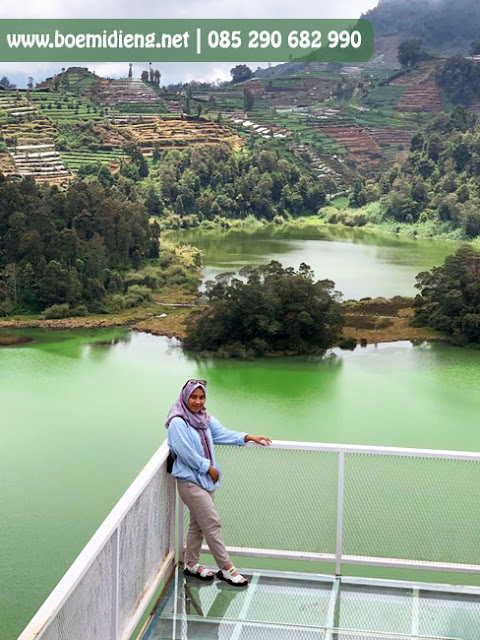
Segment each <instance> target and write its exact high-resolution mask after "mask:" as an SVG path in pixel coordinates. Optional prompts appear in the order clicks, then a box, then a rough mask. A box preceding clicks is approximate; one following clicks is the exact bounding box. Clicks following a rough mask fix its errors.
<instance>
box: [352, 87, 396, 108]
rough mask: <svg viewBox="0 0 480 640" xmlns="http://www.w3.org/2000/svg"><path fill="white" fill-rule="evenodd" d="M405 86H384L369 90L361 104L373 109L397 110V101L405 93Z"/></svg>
mask: <svg viewBox="0 0 480 640" xmlns="http://www.w3.org/2000/svg"><path fill="white" fill-rule="evenodd" d="M405 89H406V87H405V86H395V85H391V86H384V87H375V88H373V89H370V90H369V91H368V93H367V95H366V97H365V98H364V100H363V102H364V104H365V105H367V106H368V107H373V108H375V109H391V110H392V111H394V110H395V109H396V108H397V105H398V101H399V100H400V98H401V97H402V96H403V94H404V93H405Z"/></svg>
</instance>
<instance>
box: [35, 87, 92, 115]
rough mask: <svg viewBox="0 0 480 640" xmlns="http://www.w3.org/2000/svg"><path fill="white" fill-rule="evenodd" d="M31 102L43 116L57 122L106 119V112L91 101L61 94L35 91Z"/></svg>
mask: <svg viewBox="0 0 480 640" xmlns="http://www.w3.org/2000/svg"><path fill="white" fill-rule="evenodd" d="M31 100H32V104H33V105H34V106H35V107H37V109H38V110H39V112H40V113H41V114H42V116H45V117H47V118H51V119H52V120H53V121H55V122H64V121H77V122H80V121H82V120H101V119H102V118H103V117H104V110H103V109H101V108H99V107H97V106H96V105H94V104H93V103H92V102H90V100H85V99H83V98H76V97H73V96H66V95H65V94H62V93H59V92H54V91H49V92H48V93H43V92H35V91H33V92H32V94H31Z"/></svg>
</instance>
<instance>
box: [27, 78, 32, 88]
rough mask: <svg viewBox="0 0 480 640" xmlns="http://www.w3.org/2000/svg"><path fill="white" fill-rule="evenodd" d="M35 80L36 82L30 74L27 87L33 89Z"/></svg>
mask: <svg viewBox="0 0 480 640" xmlns="http://www.w3.org/2000/svg"><path fill="white" fill-rule="evenodd" d="M33 82H34V80H33V78H32V76H28V82H27V88H28V89H30V90H32V89H33Z"/></svg>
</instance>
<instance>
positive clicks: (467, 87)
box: [437, 55, 480, 105]
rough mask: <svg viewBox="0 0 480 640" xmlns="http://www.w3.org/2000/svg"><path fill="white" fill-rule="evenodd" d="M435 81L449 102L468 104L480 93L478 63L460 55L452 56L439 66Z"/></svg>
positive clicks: (479, 68) (479, 67) (479, 69)
mask: <svg viewBox="0 0 480 640" xmlns="http://www.w3.org/2000/svg"><path fill="white" fill-rule="evenodd" d="M437 82H438V84H439V85H440V86H441V87H443V88H444V89H445V92H446V94H447V96H448V98H449V99H450V100H451V102H454V103H456V104H458V103H461V104H464V105H468V104H470V102H472V100H474V99H475V98H476V97H477V96H479V95H480V65H479V64H478V63H476V62H473V61H472V60H467V58H465V57H464V56H461V55H455V56H452V57H451V58H449V59H448V60H447V61H446V62H445V64H444V65H443V67H442V68H441V70H440V72H439V74H438V78H437Z"/></svg>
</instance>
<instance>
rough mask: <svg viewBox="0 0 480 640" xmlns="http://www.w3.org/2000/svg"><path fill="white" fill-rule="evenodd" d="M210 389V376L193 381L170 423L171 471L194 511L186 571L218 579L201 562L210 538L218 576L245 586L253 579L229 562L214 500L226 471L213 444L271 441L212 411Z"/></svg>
mask: <svg viewBox="0 0 480 640" xmlns="http://www.w3.org/2000/svg"><path fill="white" fill-rule="evenodd" d="M206 393H207V383H206V381H205V380H188V381H187V382H186V383H185V384H184V386H183V388H182V390H181V392H180V395H179V396H178V398H177V400H176V402H175V404H174V405H173V406H172V408H171V409H170V411H169V414H168V417H167V421H166V423H165V425H166V427H167V429H168V446H169V447H170V451H171V452H172V453H173V455H174V456H175V462H174V465H173V471H172V475H173V477H174V478H176V479H177V486H178V493H179V494H180V497H181V498H182V500H183V502H184V503H185V504H186V505H187V507H188V508H189V510H190V527H189V530H188V537H187V550H186V559H185V560H186V566H185V570H184V574H185V575H186V576H193V577H195V578H198V579H200V580H204V581H208V582H210V581H211V580H213V573H212V572H211V571H208V570H207V569H205V567H202V566H201V565H200V564H199V562H198V560H199V557H200V548H201V546H202V541H203V538H204V537H205V539H206V541H207V544H208V546H209V548H210V551H211V553H212V555H213V557H214V558H215V561H216V563H217V564H218V567H219V571H218V572H217V574H216V575H217V578H219V579H220V580H225V582H228V584H231V585H233V586H235V587H240V586H246V585H247V584H248V580H247V579H246V578H245V577H244V576H242V575H240V574H239V573H238V572H237V570H236V567H234V565H233V564H232V562H231V561H230V556H229V555H228V552H227V550H226V548H225V544H224V542H223V537H222V529H221V522H220V518H219V517H218V513H217V510H216V509H215V505H214V504H213V500H214V496H215V489H217V488H218V486H219V479H220V475H221V474H220V471H219V470H218V468H217V467H216V464H215V451H214V446H213V445H214V443H217V444H231V445H233V444H236V445H240V446H241V445H243V444H245V443H246V442H256V443H258V444H261V445H269V444H270V443H271V440H270V439H269V438H267V437H266V436H253V435H250V434H247V433H242V432H239V431H230V430H229V429H226V428H225V427H224V426H223V425H221V424H220V422H219V421H218V420H217V419H216V418H214V417H213V416H211V415H210V414H209V413H207V410H206V408H205V400H206Z"/></svg>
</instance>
